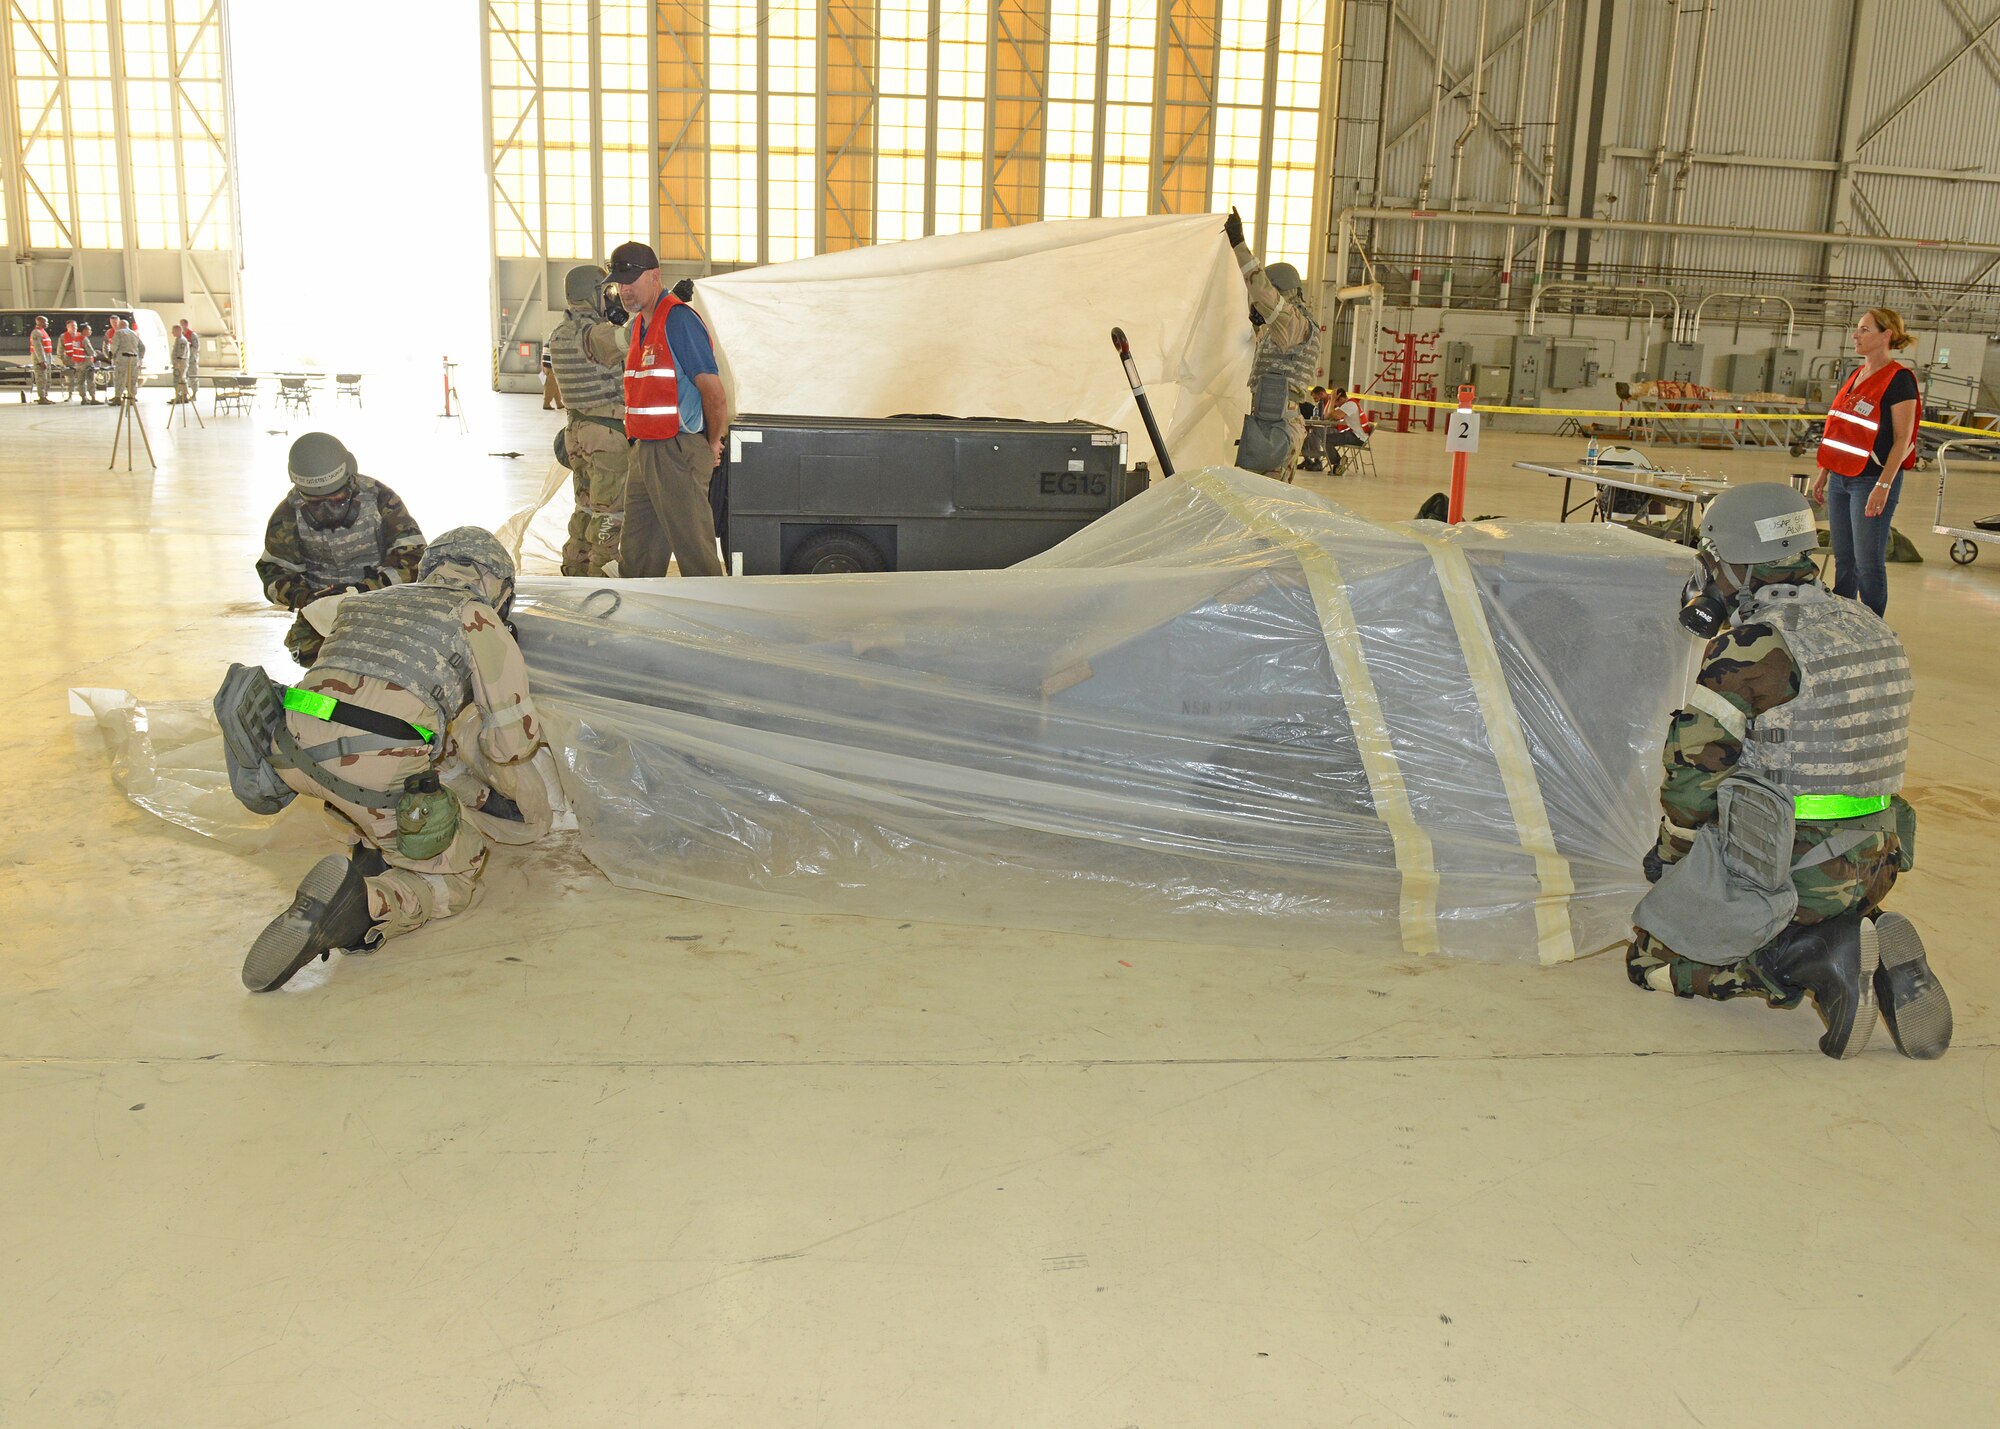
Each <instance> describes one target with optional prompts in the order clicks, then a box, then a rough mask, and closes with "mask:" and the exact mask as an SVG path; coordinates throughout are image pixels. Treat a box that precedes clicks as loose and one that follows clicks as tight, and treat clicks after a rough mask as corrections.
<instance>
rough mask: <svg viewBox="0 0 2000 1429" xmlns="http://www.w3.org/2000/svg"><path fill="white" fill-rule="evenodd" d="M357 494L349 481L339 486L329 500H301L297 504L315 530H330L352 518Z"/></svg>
mask: <svg viewBox="0 0 2000 1429" xmlns="http://www.w3.org/2000/svg"><path fill="white" fill-rule="evenodd" d="M359 496H360V493H359V492H358V491H357V490H356V489H355V487H354V483H353V482H351V481H350V482H349V483H348V484H347V485H346V486H344V487H342V488H341V492H340V495H339V496H337V497H334V498H332V499H330V500H321V501H309V500H308V501H301V502H300V503H299V506H300V508H301V509H302V510H303V511H304V512H305V518H306V523H307V524H308V525H310V526H312V527H313V528H314V529H316V530H320V531H332V530H335V529H336V528H338V527H341V526H346V525H348V524H350V523H351V522H352V521H353V520H354V510H355V506H356V502H357V498H358V497H359Z"/></svg>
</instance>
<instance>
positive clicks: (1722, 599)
mask: <svg viewBox="0 0 2000 1429" xmlns="http://www.w3.org/2000/svg"><path fill="white" fill-rule="evenodd" d="M1724 570H1726V567H1722V564H1721V562H1719V561H1717V560H1716V558H1715V557H1714V555H1712V554H1711V553H1710V552H1708V551H1703V552H1702V553H1701V565H1700V567H1699V569H1697V570H1696V571H1695V573H1694V574H1693V575H1691V576H1689V577H1688V582H1687V585H1686V586H1685V587H1684V588H1683V589H1682V591H1681V614H1680V621H1681V624H1682V625H1683V626H1684V627H1685V628H1686V629H1687V630H1688V632H1689V633H1690V634H1692V635H1694V636H1696V637H1698V638H1699V639H1700V640H1701V641H1702V643H1704V644H1706V643H1707V642H1708V641H1710V640H1713V639H1714V638H1715V637H1716V636H1718V635H1720V634H1721V633H1722V629H1723V627H1724V626H1726V625H1728V624H1729V616H1730V612H1731V610H1732V609H1733V608H1734V605H1733V602H1732V599H1731V597H1732V596H1733V595H1734V593H1735V592H1734V588H1733V583H1732V589H1731V590H1730V591H1727V592H1725V591H1724V590H1723V588H1722V585H1721V579H1722V574H1723V571H1724Z"/></svg>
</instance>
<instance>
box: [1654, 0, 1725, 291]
mask: <svg viewBox="0 0 2000 1429" xmlns="http://www.w3.org/2000/svg"><path fill="white" fill-rule="evenodd" d="M1721 5H1722V0H1708V3H1707V5H1705V6H1704V7H1703V8H1702V12H1701V28H1700V29H1698V30H1696V31H1695V37H1694V92H1693V93H1692V94H1690V95H1689V96H1688V119H1687V142H1686V143H1684V144H1682V145H1681V152H1680V156H1679V161H1678V163H1677V165H1676V167H1675V169H1674V190H1673V197H1672V199H1671V200H1670V201H1669V203H1668V205H1667V221H1668V222H1669V223H1679V222H1680V221H1681V218H1682V215H1683V213H1684V211H1685V208H1686V205H1687V187H1688V175H1689V174H1691V173H1692V172H1693V171H1694V151H1695V146H1696V144H1697V143H1698V142H1699V141H1698V138H1697V136H1698V135H1699V134H1700V132H1701V92H1702V87H1703V85H1704V83H1705V82H1706V81H1707V79H1708V40H1709V29H1708V27H1709V22H1710V21H1712V20H1714V18H1715V12H1716V11H1717V10H1718V9H1720V8H1721ZM1680 249H1681V236H1680V235H1679V234H1678V233H1675V234H1671V235H1669V237H1668V238H1667V261H1666V267H1667V270H1668V271H1670V272H1671V271H1672V269H1673V266H1674V263H1675V261H1676V260H1677V259H1678V258H1679V257H1680Z"/></svg>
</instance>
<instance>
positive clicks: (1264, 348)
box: [1222, 208, 1321, 481]
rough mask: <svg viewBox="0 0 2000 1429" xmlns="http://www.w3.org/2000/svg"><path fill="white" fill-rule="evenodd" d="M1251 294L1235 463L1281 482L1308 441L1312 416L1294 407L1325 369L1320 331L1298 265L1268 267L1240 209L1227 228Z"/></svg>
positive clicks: (1288, 476) (1291, 471)
mask: <svg viewBox="0 0 2000 1429" xmlns="http://www.w3.org/2000/svg"><path fill="white" fill-rule="evenodd" d="M1222 231H1223V233H1224V234H1225V235H1226V236H1227V237H1228V239H1229V247H1230V250H1231V251H1232V252H1233V253H1234V254H1235V255H1236V266H1237V269H1238V270H1239V271H1240V272H1241V273H1242V274H1243V286H1244V288H1245V289H1246V290H1247V291H1248V293H1249V295H1250V324H1251V326H1252V327H1253V328H1255V329H1256V338H1255V341H1256V350H1255V352H1254V353H1253V354H1252V356H1251V358H1250V412H1249V415H1247V416H1246V417H1245V418H1244V419H1243V435H1242V438H1241V439H1240V440H1239V441H1238V442H1237V444H1236V464H1237V466H1239V467H1241V468H1242V469H1243V470H1245V471H1255V472H1262V473H1263V474H1264V475H1266V476H1273V477H1276V478H1277V479H1278V480H1279V481H1290V480H1291V479H1292V477H1293V476H1294V475H1295V474H1296V473H1297V471H1298V466H1299V454H1300V451H1301V450H1302V448H1303V447H1304V445H1305V437H1306V423H1305V418H1304V417H1302V416H1300V415H1299V411H1298V408H1297V406H1296V405H1295V404H1296V403H1298V402H1299V401H1301V400H1302V399H1304V398H1305V397H1306V396H1307V394H1308V393H1309V392H1310V390H1311V388H1312V380H1313V376H1314V374H1316V373H1317V372H1318V371H1319V346H1320V337H1321V334H1320V329H1319V325H1318V324H1317V323H1315V322H1314V321H1313V320H1312V318H1311V317H1310V316H1308V315H1307V313H1306V310H1305V300H1304V297H1303V295H1302V293H1301V291H1300V289H1301V286H1302V284H1301V281H1300V278H1299V270H1298V269H1297V268H1294V267H1293V266H1292V265H1291V264H1289V263H1273V264H1272V265H1271V266H1270V267H1269V268H1266V267H1265V266H1264V264H1263V263H1262V262H1261V261H1259V259H1258V257H1257V255H1256V254H1255V253H1252V252H1251V251H1250V245H1249V244H1248V243H1247V242H1246V241H1245V240H1244V237H1243V219H1242V216H1241V215H1239V214H1238V213H1237V212H1236V210H1235V209H1233V208H1232V209H1230V210H1229V218H1228V219H1227V220H1226V221H1225V222H1224V223H1223V225H1222Z"/></svg>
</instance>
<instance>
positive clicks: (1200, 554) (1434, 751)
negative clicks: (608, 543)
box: [516, 469, 1693, 962]
mask: <svg viewBox="0 0 2000 1429" xmlns="http://www.w3.org/2000/svg"><path fill="white" fill-rule="evenodd" d="M1687 570H1688V552H1686V551H1685V550H1683V549H1682V548H1680V547H1676V546H1671V545H1668V544H1667V543H1664V542H1659V541H1650V540H1647V539H1645V538H1643V537H1638V536H1633V535H1631V534H1629V533H1627V532H1623V531H1620V530H1617V529H1616V528H1614V527H1611V526H1605V525H1589V526H1553V525H1547V524H1543V523H1529V522H1523V523H1490V524H1486V525H1480V526H1461V527H1456V528H1447V527H1443V526H1439V525H1436V524H1433V523H1409V524H1406V525H1396V526H1382V525H1377V524H1374V523H1372V522H1368V521H1364V520H1362V519H1360V518H1358V517H1356V516H1354V515H1353V514H1352V513H1350V512H1347V511H1345V510H1344V509H1342V508H1340V507H1337V506H1334V505H1332V504H1331V503H1329V502H1326V501H1324V500H1322V499H1320V498H1318V497H1315V496H1311V495H1308V494H1306V493H1304V492H1301V491H1299V490H1297V489H1296V488H1294V487H1290V486H1284V485H1280V484H1279V483H1277V482H1273V481H1270V480H1268V479H1266V478H1263V477H1256V476H1251V475H1248V474H1246V473H1243V472H1240V471H1235V470H1232V469H1211V470H1206V471H1201V472H1197V473H1194V474H1193V475H1192V476H1189V477H1184V478H1182V479H1179V480H1175V481H1172V482H1168V483H1165V484H1163V485H1157V486H1155V487H1154V488H1153V489H1152V490H1151V491H1149V492H1148V493H1147V494H1145V495H1144V496H1141V497H1139V498H1137V499H1136V500H1133V501H1131V502H1128V503H1127V504H1125V505H1124V506H1122V507H1120V508H1118V509H1117V510H1115V511H1113V512H1111V513H1110V514H1109V515H1107V516H1105V517H1103V518H1102V519H1100V520H1099V521H1097V522H1096V523H1094V524H1093V525H1092V526H1090V527H1089V528H1088V529H1086V530H1085V531H1083V532H1081V533H1079V534H1078V535H1076V536H1074V537H1072V538H1071V539H1070V540H1068V541H1066V542H1064V543H1063V544H1062V545H1060V546H1057V547H1056V548H1055V549H1053V550H1052V551H1049V552H1048V553H1046V554H1045V555H1043V556H1040V557H1037V558H1036V559H1034V560H1032V561H1029V562H1026V563H1024V564H1023V565H1020V566H1016V567H1013V568H1011V569H1008V570H998V571H968V572H939V573H906V574H899V575H886V576H875V577H863V576H834V577H825V578H816V579H815V578H807V577H797V576H791V577H765V578H757V579H747V580H708V581H636V582H587V581H576V580H533V579H531V580H527V581H524V582H523V583H522V587H521V602H520V605H519V607H518V609H517V612H516V621H517V623H518V625H519V628H520V634H521V640H522V648H523V650H524V651H525V652H526V654H527V657H528V661H529V667H530V670H531V672H532V674H533V677H534V682H535V690H536V698H537V702H538V704H539V705H540V707H541V710H542V713H543V716H544V719H545V722H546V724H547V725H548V727H549V728H550V729H551V730H552V731H553V733H552V736H551V738H552V742H554V743H556V744H558V745H559V746H560V754H559V758H560V761H561V763H562V764H563V766H564V767H563V775H562V778H563V785H564V790H565V792H566V793H567V795H568V797H569V799H570V802H571V804H572V807H573V808H574V810H575V812H576V815H577V818H578V821H579V826H580V831H581V835H582V839H583V846H584V849H585V851H586V852H587V853H588V855H589V856H590V858H591V860H592V861H593V862H594V863H596V864H597V865H598V867H600V868H602V869H603V870H604V871H605V872H606V873H608V874H609V875H610V876H611V877H612V879H613V880H614V881H616V882H619V883H621V884H625V885H628V886H632V887H639V888H647V889H652V890H654V891H657V892H662V893H670V894H678V895H682V896H686V897H690V898H697V899H703V900H707V901H713V902H721V903H729V904H735V905H739V906H746V907H758V908H774V909H784V910H789V911H795V912H800V913H829V912H850V913H867V914H874V915H877V916H882V917H889V918H897V919H911V918H917V919H925V920H932V921H938V922H960V923H982V924H997V925H1002V926H1022V927H1037V928H1056V929H1069V930H1077V931H1083V932H1089V933H1097V934H1106V935H1116V936H1126V937H1140V938H1172V939H1181V940H1186V941H1199V942H1216V943H1235V944H1258V945H1264V946H1284V947H1303V948H1321V947H1334V948H1339V949H1341V950H1344V951H1365V952H1376V953H1400V952H1415V953H1426V952H1433V951H1442V952H1447V953H1452V954H1457V955H1460V956H1466V957H1475V958H1485V959H1520V960H1527V961H1534V960H1537V959H1539V960H1541V961H1544V962H1553V961H1559V960H1562V959H1565V958H1570V957H1574V956H1577V955H1579V954H1581V953H1587V952H1593V951H1597V950H1599V949H1601V948H1604V947H1607V946H1609V945H1611V944H1613V943H1615V942H1617V941H1619V940H1620V939H1622V938H1624V937H1626V936H1628V935H1629V925H1630V917H1631V912H1632V908H1633V905H1634V904H1635V902H1636V901H1637V900H1638V897H1639V895H1640V894H1641V893H1642V892H1643V891H1644V888H1645V884H1644V882H1643V880H1642V877H1641V874H1640V867H1639V862H1640V856H1641V854H1642V853H1643V851H1644V849H1645V848H1646V846H1647V845H1648V843H1649V841H1650V838H1651V830H1652V824H1653V819H1654V813H1653V796H1654V791H1655V789H1656V788H1657V784H1658V746H1659V740H1660V735H1661V731H1662V730H1663V729H1664V728H1665V717H1666V714H1667V712H1668V711H1669V710H1670V709H1671V708H1673V706H1674V705H1675V703H1676V702H1677V701H1678V699H1679V698H1680V695H1681V693H1682V691H1683V689H1684V687H1685V680H1686V677H1687V672H1688V657H1689V652H1690V651H1691V650H1692V648H1693V645H1692V642H1690V641H1689V640H1688V639H1687V637H1686V635H1685V633H1684V632H1682V631H1681V630H1680V628H1679V626H1678V624H1677V622H1676V620H1675V613H1676V610H1677V608H1678V604H1679V602H1678V598H1677V597H1678V592H1679V589H1680V586H1681V584H1682V582H1683V581H1684V580H1685V578H1686V575H1687Z"/></svg>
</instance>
